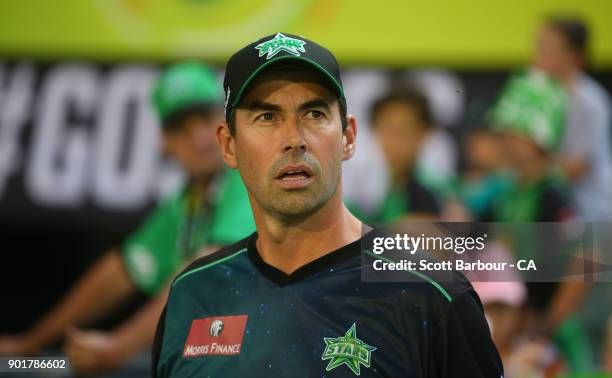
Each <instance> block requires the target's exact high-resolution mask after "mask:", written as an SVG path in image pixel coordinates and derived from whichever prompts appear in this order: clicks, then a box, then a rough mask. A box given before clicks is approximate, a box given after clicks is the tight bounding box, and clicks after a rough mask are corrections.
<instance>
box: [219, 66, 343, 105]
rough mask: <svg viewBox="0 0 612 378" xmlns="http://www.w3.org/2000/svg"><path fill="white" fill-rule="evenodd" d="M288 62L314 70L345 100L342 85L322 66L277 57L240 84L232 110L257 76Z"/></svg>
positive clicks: (258, 68)
mask: <svg viewBox="0 0 612 378" xmlns="http://www.w3.org/2000/svg"><path fill="white" fill-rule="evenodd" d="M288 61H293V62H296V63H301V64H302V65H303V66H306V67H310V68H314V69H315V70H316V71H317V72H319V73H321V74H323V76H324V77H325V78H326V79H327V80H328V81H329V82H330V83H331V84H332V86H333V87H334V89H335V90H336V91H337V93H338V95H339V96H340V97H341V98H343V99H344V98H345V96H344V89H343V88H342V85H340V83H339V82H338V81H337V80H336V78H335V77H334V76H333V75H332V74H331V73H329V72H328V71H327V70H326V69H325V68H323V66H321V65H320V64H318V63H317V62H315V61H314V60H311V59H309V58H306V57H303V56H294V55H283V56H279V57H276V58H273V59H270V60H268V61H266V62H265V63H264V64H262V65H261V66H259V67H257V69H256V70H255V71H253V72H252V73H251V75H249V77H248V78H247V79H246V80H245V82H244V84H242V86H241V87H240V90H239V91H238V94H237V95H236V99H235V100H234V103H233V104H231V107H232V108H234V107H236V106H237V105H238V104H239V103H240V100H242V96H243V95H244V93H245V92H246V90H247V88H248V87H249V85H251V83H252V82H253V80H255V78H256V77H257V76H258V75H260V74H262V73H263V72H265V71H266V70H269V69H270V68H272V67H275V66H276V65H278V64H279V63H284V62H288Z"/></svg>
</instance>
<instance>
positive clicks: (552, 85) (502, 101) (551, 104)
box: [488, 70, 566, 152]
mask: <svg viewBox="0 0 612 378" xmlns="http://www.w3.org/2000/svg"><path fill="white" fill-rule="evenodd" d="M565 112H566V97H565V91H564V90H563V88H562V87H561V86H560V85H559V84H558V83H557V82H556V81H554V80H553V79H551V78H550V77H548V76H546V75H545V74H544V73H542V72H539V71H535V70H530V71H523V72H519V73H517V74H515V75H514V76H512V77H511V78H510V80H509V81H508V83H507V84H506V86H505V87H504V89H503V90H502V93H501V94H500V96H499V97H498V99H497V102H496V104H495V106H494V107H493V109H492V110H491V111H490V113H489V114H488V118H489V122H490V123H491V124H493V128H494V130H496V131H499V132H507V133H515V134H521V135H523V136H526V137H528V138H529V139H531V140H532V141H533V142H534V143H535V144H537V145H538V146H539V147H540V148H542V149H544V150H546V151H551V152H552V151H555V150H556V149H558V148H559V145H560V144H561V140H562V138H563V132H564V130H565Z"/></svg>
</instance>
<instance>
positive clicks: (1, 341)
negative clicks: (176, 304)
mask: <svg viewBox="0 0 612 378" xmlns="http://www.w3.org/2000/svg"><path fill="white" fill-rule="evenodd" d="M151 100H152V103H153V106H154V108H155V110H156V111H157V113H158V115H159V118H160V120H161V125H162V136H163V148H164V152H165V153H166V154H167V155H169V156H170V157H171V158H173V159H175V160H177V161H178V163H179V164H180V165H181V166H182V168H183V170H184V171H185V173H186V174H187V176H188V180H187V183H186V185H185V186H184V187H183V188H181V189H180V190H179V191H177V192H176V193H174V194H173V195H171V196H170V197H169V198H167V199H165V200H163V201H162V202H161V203H160V204H159V205H158V206H157V208H156V209H155V210H154V211H153V212H152V213H151V214H150V215H149V216H148V217H147V218H146V219H145V220H144V222H142V224H141V225H140V227H139V228H138V229H137V230H136V231H135V232H133V233H132V234H131V235H129V236H128V237H127V238H126V239H125V241H124V242H123V244H122V245H120V246H116V247H113V248H111V249H109V250H108V251H106V252H105V253H103V255H102V256H101V257H100V258H99V260H98V261H97V262H96V263H94V264H93V266H92V267H91V268H89V270H88V271H87V272H86V273H85V274H83V276H82V277H81V278H80V279H79V280H78V281H77V283H76V284H75V286H74V287H73V288H72V289H71V290H70V291H69V292H68V293H67V295H66V296H65V297H64V298H63V299H62V300H61V301H60V302H59V303H58V304H57V305H56V306H55V307H54V308H53V309H52V310H51V311H50V312H49V313H47V314H46V315H45V316H43V317H42V318H41V319H40V320H39V321H38V322H37V323H35V324H34V325H32V326H31V327H30V328H29V329H28V330H26V331H25V332H23V333H22V334H19V335H16V336H0V356H32V355H36V354H37V353H39V352H40V351H41V350H42V349H44V348H45V347H48V346H49V345H51V344H53V343H55V342H57V341H59V340H60V339H61V338H62V337H64V351H65V353H66V354H67V356H68V357H69V358H70V364H71V367H72V368H73V369H75V370H76V371H78V372H83V373H94V372H103V371H111V370H115V369H117V368H119V367H121V366H122V365H123V364H124V363H125V362H127V360H129V359H130V357H132V356H134V355H135V354H136V353H138V352H140V351H142V350H143V349H145V348H147V347H148V346H149V345H150V344H151V342H152V340H153V335H154V331H155V324H156V322H157V320H158V319H159V315H160V313H161V310H162V307H163V304H164V302H165V299H166V296H167V286H168V284H169V282H170V281H171V279H172V278H173V277H174V275H175V274H176V273H177V272H178V271H180V270H181V269H182V268H184V266H185V265H186V264H187V263H188V262H190V261H191V260H193V259H194V258H195V257H198V256H200V255H202V254H205V253H207V252H210V251H212V250H215V249H217V248H219V247H220V246H222V245H226V244H230V243H233V242H235V241H237V240H239V239H241V238H243V237H245V236H247V235H249V234H250V233H252V232H253V231H254V230H255V225H254V222H253V219H252V214H251V211H250V206H249V202H248V197H247V193H246V189H245V187H244V184H243V183H242V179H241V178H240V176H239V174H238V173H237V171H235V170H230V169H228V168H226V167H225V166H224V164H223V162H222V159H221V155H220V153H219V149H218V146H217V143H216V139H215V130H216V127H217V125H218V123H219V122H220V121H222V120H223V108H222V105H223V98H222V94H221V86H220V85H219V83H218V80H217V77H216V75H215V73H214V72H213V71H212V70H211V69H209V68H208V67H205V66H202V65H200V64H197V63H191V62H185V63H179V64H176V65H173V66H170V67H169V68H168V69H166V70H165V71H164V72H163V73H162V74H161V75H160V76H159V78H158V79H157V81H156V83H155V85H154V88H153V93H152V96H151ZM136 292H141V293H144V294H145V295H147V296H149V297H150V298H151V299H150V300H149V302H148V303H146V304H145V305H144V306H143V307H142V308H141V309H140V310H139V311H138V312H136V313H135V314H134V315H133V316H132V317H131V318H129V319H128V320H127V321H126V322H124V323H123V324H121V325H120V326H119V327H117V328H116V329H114V330H112V331H110V332H97V331H85V330H81V329H77V328H76V327H80V326H86V325H89V324H91V323H93V322H95V321H96V320H98V319H100V318H101V317H103V316H104V315H106V314H109V313H110V312H111V311H112V310H113V309H115V308H116V307H117V306H118V305H120V304H121V303H122V302H123V301H124V300H126V299H127V298H129V296H130V295H132V294H134V293H136Z"/></svg>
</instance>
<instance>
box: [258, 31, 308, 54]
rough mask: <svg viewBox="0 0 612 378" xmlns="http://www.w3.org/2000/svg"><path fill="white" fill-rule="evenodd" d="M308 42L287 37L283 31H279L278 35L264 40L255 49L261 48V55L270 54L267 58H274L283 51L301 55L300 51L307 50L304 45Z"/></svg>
mask: <svg viewBox="0 0 612 378" xmlns="http://www.w3.org/2000/svg"><path fill="white" fill-rule="evenodd" d="M305 44H306V42H304V41H302V40H301V39H296V38H291V37H286V36H284V35H283V34H281V33H277V34H276V36H275V37H274V38H273V39H271V40H269V41H266V42H262V43H260V44H259V45H257V46H255V49H257V50H259V57H260V58H261V57H262V56H264V55H266V54H268V55H267V56H266V60H267V59H270V58H272V57H273V56H275V55H276V54H278V53H279V52H281V51H286V52H288V53H289V54H291V55H295V56H300V53H304V52H306V49H304V45H305Z"/></svg>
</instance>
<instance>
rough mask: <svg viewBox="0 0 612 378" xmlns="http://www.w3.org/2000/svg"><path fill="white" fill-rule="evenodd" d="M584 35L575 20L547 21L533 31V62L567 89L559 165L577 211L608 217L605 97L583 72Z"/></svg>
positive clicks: (611, 188) (610, 177) (610, 171)
mask: <svg viewBox="0 0 612 378" xmlns="http://www.w3.org/2000/svg"><path fill="white" fill-rule="evenodd" d="M588 40H589V33H588V29H587V27H586V25H585V24H584V23H583V22H582V21H581V20H580V19H576V18H568V17H555V18H551V19H549V20H548V21H547V22H546V23H545V25H544V27H543V28H542V30H541V31H540V33H539V36H538V41H537V46H536V53H535V66H536V67H537V68H539V69H541V70H543V71H545V72H547V73H548V74H550V75H552V76H553V77H555V78H556V79H557V80H559V82H561V83H562V85H563V87H564V89H565V90H566V91H567V93H568V109H567V111H568V117H567V131H566V133H565V137H564V139H563V143H562V145H561V148H560V151H559V152H560V163H561V166H562V167H563V168H564V171H565V172H566V174H567V176H568V177H569V178H570V179H571V181H572V184H573V185H572V196H573V199H574V202H575V204H576V210H577V211H578V215H579V216H580V217H581V218H582V219H584V220H588V221H611V220H612V157H611V153H612V147H611V146H610V127H611V126H612V123H611V122H612V119H611V118H610V99H609V97H608V94H607V93H606V91H605V89H603V88H602V87H601V85H599V84H598V83H597V82H596V81H595V80H593V79H592V78H591V77H589V76H588V75H587V74H586V73H585V72H584V69H585V66H586V60H587V50H588Z"/></svg>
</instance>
